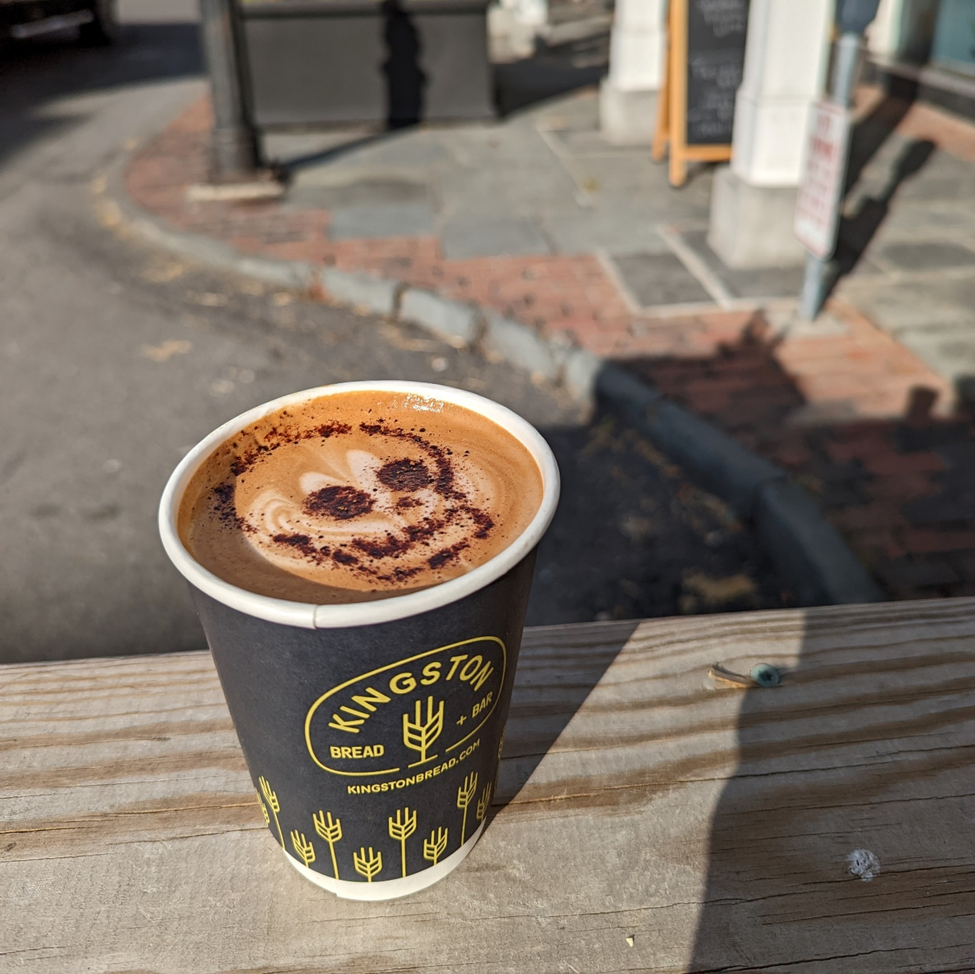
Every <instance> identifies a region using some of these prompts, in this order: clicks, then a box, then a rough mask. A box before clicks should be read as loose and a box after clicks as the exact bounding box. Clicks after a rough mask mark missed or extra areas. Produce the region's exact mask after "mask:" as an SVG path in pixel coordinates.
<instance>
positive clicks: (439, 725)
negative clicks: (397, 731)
mask: <svg viewBox="0 0 975 974" xmlns="http://www.w3.org/2000/svg"><path fill="white" fill-rule="evenodd" d="M414 713H415V717H414V719H413V720H412V721H411V720H410V715H409V714H403V743H404V744H405V745H406V746H407V747H408V748H409V749H410V750H411V751H419V752H420V760H419V761H414V762H413V764H411V765H410V767H411V768H415V767H416V766H417V765H418V764H426V763H427V761H432V760H433V759H434V758H435V757H436V756H437V755H436V754H432V755H430V756H427V751H428V750H429V749H430V745H431V744H432V743H433V742H434V741H435V740H436V739H437V738H438V737H439V736H440V732H441V731H442V730H443V701H442V700H441V701H440V706H439V707H437V708H436V709H434V705H433V697H427V715H426V719H424V717H423V711H422V709H421V705H420V701H419V700H417V702H416V709H415V711H414Z"/></svg>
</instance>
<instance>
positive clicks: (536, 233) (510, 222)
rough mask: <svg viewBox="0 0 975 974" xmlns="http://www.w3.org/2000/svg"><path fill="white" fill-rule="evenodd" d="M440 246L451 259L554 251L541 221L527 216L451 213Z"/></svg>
mask: <svg viewBox="0 0 975 974" xmlns="http://www.w3.org/2000/svg"><path fill="white" fill-rule="evenodd" d="M440 246H441V250H442V251H443V255H444V257H446V258H447V259H448V260H453V259H456V258H459V259H464V258H468V257H493V256H512V255H522V254H549V253H551V252H552V247H551V245H550V244H549V242H548V240H547V239H546V237H545V235H544V234H543V233H542V231H541V228H540V227H539V225H538V224H537V223H536V222H535V221H534V220H532V219H531V218H528V217H497V218H491V217H478V216H474V215H471V214H469V215H465V216H454V217H450V218H448V219H446V220H444V221H443V223H442V224H441V226H440Z"/></svg>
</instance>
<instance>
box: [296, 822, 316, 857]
mask: <svg viewBox="0 0 975 974" xmlns="http://www.w3.org/2000/svg"><path fill="white" fill-rule="evenodd" d="M291 844H292V845H293V846H294V847H295V852H297V853H298V855H299V856H300V857H301V861H302V862H303V863H304V864H305V865H306V866H310V865H311V864H312V863H313V862H314V861H315V847H314V846H313V845H312V843H311V839H306V838H305V833H304V832H298V831H297V830H294V829H293V830H292V832H291Z"/></svg>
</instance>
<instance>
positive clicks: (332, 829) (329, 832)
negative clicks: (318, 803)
mask: <svg viewBox="0 0 975 974" xmlns="http://www.w3.org/2000/svg"><path fill="white" fill-rule="evenodd" d="M312 821H313V822H314V823H315V831H316V832H317V833H318V834H319V835H320V836H321V837H322V838H323V839H324V840H325V841H326V842H327V843H328V851H329V852H331V853H332V875H333V876H334V877H335V878H336V879H338V878H339V864H338V862H337V861H336V859H335V843H336V842H338V841H339V839H341V838H342V819H340V818H337V819H334V820H333V819H332V813H331V812H329V813H328V818H327V819H326V818H325V812H324V811H322V810H321V809H319V810H318V814H317V815H312Z"/></svg>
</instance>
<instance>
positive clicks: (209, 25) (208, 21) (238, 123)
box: [200, 0, 260, 182]
mask: <svg viewBox="0 0 975 974" xmlns="http://www.w3.org/2000/svg"><path fill="white" fill-rule="evenodd" d="M200 25H201V33H202V37H203V50H204V52H205V54H206V62H207V68H208V70H209V73H210V88H211V92H212V99H213V117H214V124H213V135H212V143H211V162H212V179H213V181H214V182H246V181H248V180H253V179H254V178H255V177H256V175H257V170H258V167H259V166H260V154H259V151H258V145H257V130H256V129H255V128H254V126H253V124H252V123H251V120H250V111H249V107H250V106H249V105H248V96H247V95H248V93H247V86H246V83H245V80H244V79H245V76H244V70H243V68H244V53H243V51H244V48H243V43H242V39H241V26H240V17H239V14H238V11H237V9H236V0H200Z"/></svg>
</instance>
